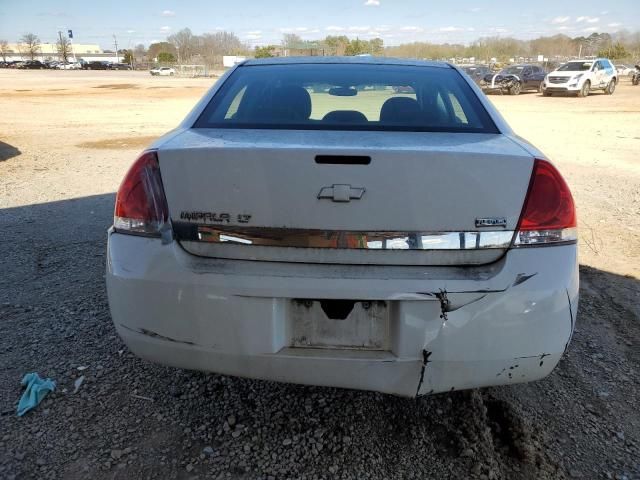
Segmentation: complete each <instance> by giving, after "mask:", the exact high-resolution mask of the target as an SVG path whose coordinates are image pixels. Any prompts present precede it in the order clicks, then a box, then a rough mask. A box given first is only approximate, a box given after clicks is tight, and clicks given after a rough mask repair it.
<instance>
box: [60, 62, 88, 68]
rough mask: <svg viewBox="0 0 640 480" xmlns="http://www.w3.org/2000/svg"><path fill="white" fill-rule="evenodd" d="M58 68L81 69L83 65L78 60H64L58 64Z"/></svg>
mask: <svg viewBox="0 0 640 480" xmlns="http://www.w3.org/2000/svg"><path fill="white" fill-rule="evenodd" d="M56 68H57V69H58V70H80V69H81V68H82V66H81V65H80V64H79V63H77V62H62V63H59V64H57V65H56Z"/></svg>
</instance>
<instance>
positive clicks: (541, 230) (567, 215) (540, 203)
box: [514, 159, 577, 245]
mask: <svg viewBox="0 0 640 480" xmlns="http://www.w3.org/2000/svg"><path fill="white" fill-rule="evenodd" d="M576 226H577V222H576V209H575V205H574V203H573V197H572V196H571V191H570V190H569V187H568V186H567V183H566V182H565V181H564V179H563V178H562V175H560V172H558V170H556V168H555V167H554V166H553V165H551V163H549V162H547V161H546V160H539V159H536V160H535V163H534V165H533V173H532V174H531V183H530V185H529V191H528V193H527V197H526V199H525V201H524V207H523V209H522V215H521V217H520V222H519V223H518V229H517V230H518V231H517V233H516V239H515V241H514V245H537V244H547V243H558V242H569V241H575V240H576V239H577V229H576Z"/></svg>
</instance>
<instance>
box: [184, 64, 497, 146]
mask: <svg viewBox="0 0 640 480" xmlns="http://www.w3.org/2000/svg"><path fill="white" fill-rule="evenodd" d="M194 127H196V128H268V129H288V130H289V129H294V130H295V129H302V130H391V131H397V130H400V131H434V132H478V133H498V131H497V129H496V127H495V125H494V123H493V122H492V120H491V118H490V117H489V115H488V113H487V112H486V110H485V109H484V107H483V106H482V104H481V103H480V101H479V99H478V97H477V96H476V93H475V92H474V91H473V90H472V89H471V87H470V86H469V84H468V83H467V82H466V81H465V80H464V79H463V78H462V76H461V75H460V73H458V72H457V71H456V70H454V69H452V68H441V67H417V66H405V65H362V64H322V65H318V64H290V65H258V66H242V67H239V68H237V69H236V71H235V72H233V74H232V75H231V76H230V77H229V78H228V79H227V81H226V82H225V83H224V84H223V85H222V87H221V88H220V90H219V91H218V92H217V93H216V95H215V96H214V97H213V99H212V100H211V102H209V105H207V107H206V108H205V110H204V112H203V113H202V115H201V116H200V118H199V119H198V121H197V122H196V124H195V125H194Z"/></svg>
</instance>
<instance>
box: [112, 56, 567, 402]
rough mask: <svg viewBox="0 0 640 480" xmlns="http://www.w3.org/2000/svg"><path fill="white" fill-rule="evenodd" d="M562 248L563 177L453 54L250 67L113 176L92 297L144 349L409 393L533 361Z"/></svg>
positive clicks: (164, 358)
mask: <svg viewBox="0 0 640 480" xmlns="http://www.w3.org/2000/svg"><path fill="white" fill-rule="evenodd" d="M406 86H410V87H411V93H404V92H405V90H406V89H404V87H406ZM394 87H403V89H404V90H403V93H401V94H400V93H396V92H395V91H394ZM576 241H577V230H576V213H575V208H574V202H573V199H572V196H571V193H570V191H569V188H568V186H567V184H566V183H565V181H564V180H563V178H562V176H561V174H560V173H559V172H558V170H557V169H556V167H554V166H553V164H552V163H551V162H550V161H549V160H548V159H547V158H546V157H545V156H544V155H543V154H542V153H541V152H540V151H539V150H537V149H536V148H535V147H534V146H532V145H531V144H529V143H527V142H526V141H524V140H522V139H521V138H519V137H518V136H516V135H515V134H514V132H513V131H512V130H511V128H510V127H509V126H508V125H507V124H506V123H505V121H504V119H503V118H502V117H501V116H500V114H499V113H498V112H497V111H496V110H495V108H494V107H493V106H492V105H491V103H490V102H489V101H488V100H487V99H486V97H485V96H484V95H483V94H482V92H481V91H480V90H479V89H478V87H477V86H476V85H475V84H474V83H473V81H472V80H471V79H470V78H468V77H467V76H466V75H465V74H464V73H462V71H460V70H458V69H457V68H455V67H454V66H451V65H449V64H446V63H438V62H422V61H414V60H393V59H382V58H375V57H349V58H322V57H311V58H304V57H298V58H295V57H290V58H279V59H264V60H249V61H246V62H244V63H242V64H240V65H238V66H236V67H234V68H232V69H230V70H229V71H228V72H227V73H226V74H225V75H224V76H223V77H222V78H221V79H220V80H219V81H218V82H217V83H216V84H215V85H214V86H213V87H212V88H211V90H210V91H209V92H208V93H207V94H206V95H205V96H204V98H203V99H202V100H201V101H200V102H199V103H198V104H197V106H196V107H195V108H194V110H193V111H192V112H191V113H190V114H189V115H188V116H187V118H185V120H184V121H183V122H182V123H181V124H180V125H179V126H178V127H177V128H176V129H175V130H173V131H172V132H170V133H168V134H167V135H165V136H164V137H162V138H161V139H159V140H158V141H156V142H155V143H154V144H153V145H152V146H151V147H150V148H149V149H147V150H146V151H144V152H143V153H142V154H141V155H140V157H139V158H138V159H137V160H136V161H135V162H134V163H133V165H132V166H131V168H130V170H129V172H128V173H127V174H126V176H125V178H124V180H123V182H122V184H121V186H120V189H119V190H118V193H117V198H116V206H115V216H114V224H113V227H112V228H111V229H110V230H109V233H108V255H107V289H108V296H109V304H110V309H111V316H112V319H113V322H114V324H115V328H116V330H117V332H118V333H119V335H120V336H121V337H122V339H123V340H124V342H125V343H126V344H127V345H128V346H129V348H130V349H131V350H132V351H133V352H134V353H136V354H137V355H139V356H140V357H142V358H145V359H147V360H151V361H154V362H158V363H161V364H165V365H172V366H175V367H180V368H187V369H194V370H203V371H211V372H218V373H222V374H227V375H237V376H242V377H251V378H259V379H268V380H276V381H283V382H293V383H300V384H309V385H326V386H334V387H345V388H356V389H363V390H373V391H379V392H386V393H391V394H396V395H402V396H419V395H425V394H431V393H436V392H445V391H452V390H461V389H468V388H476V387H484V386H490V385H507V384H514V383H519V382H528V381H532V380H537V379H540V378H543V377H545V376H546V375H548V374H549V373H550V372H551V371H552V370H553V368H554V367H555V366H556V364H557V363H558V361H559V360H560V358H561V356H562V355H563V353H564V352H565V350H566V349H567V346H568V344H569V341H570V339H571V335H572V333H573V330H574V325H575V318H576V312H577V308H578V261H577V247H576Z"/></svg>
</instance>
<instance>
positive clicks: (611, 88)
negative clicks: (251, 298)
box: [604, 78, 616, 95]
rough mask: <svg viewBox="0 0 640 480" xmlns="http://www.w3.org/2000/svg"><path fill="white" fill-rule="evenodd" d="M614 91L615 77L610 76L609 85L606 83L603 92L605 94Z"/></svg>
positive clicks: (611, 93)
mask: <svg viewBox="0 0 640 480" xmlns="http://www.w3.org/2000/svg"><path fill="white" fill-rule="evenodd" d="M615 91H616V79H615V78H612V79H611V81H610V82H609V85H607V88H605V89H604V93H605V94H607V95H613V92H615Z"/></svg>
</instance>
